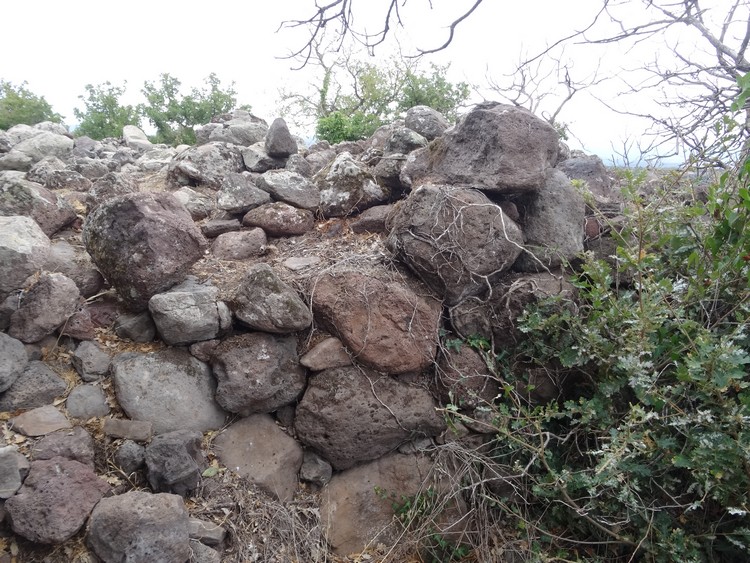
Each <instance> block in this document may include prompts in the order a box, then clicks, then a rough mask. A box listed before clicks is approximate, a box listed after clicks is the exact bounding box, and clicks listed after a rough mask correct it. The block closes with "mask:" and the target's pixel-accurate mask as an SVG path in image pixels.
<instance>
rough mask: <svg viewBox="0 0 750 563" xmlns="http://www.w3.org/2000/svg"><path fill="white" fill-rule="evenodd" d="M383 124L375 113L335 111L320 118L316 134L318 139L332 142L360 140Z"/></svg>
mask: <svg viewBox="0 0 750 563" xmlns="http://www.w3.org/2000/svg"><path fill="white" fill-rule="evenodd" d="M381 125H382V122H381V121H380V119H379V118H378V117H377V116H375V115H366V114H364V113H362V112H361V111H357V112H354V113H352V114H346V113H345V112H343V111H335V112H333V113H332V114H330V115H327V116H325V117H321V118H320V119H319V120H318V126H317V129H316V130H315V134H316V136H317V138H318V139H321V140H324V141H328V142H329V143H331V144H336V143H341V142H342V141H359V140H362V139H366V138H367V137H369V136H370V135H372V134H373V133H374V132H375V130H376V129H377V128H378V127H380V126H381Z"/></svg>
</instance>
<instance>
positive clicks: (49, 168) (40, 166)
mask: <svg viewBox="0 0 750 563" xmlns="http://www.w3.org/2000/svg"><path fill="white" fill-rule="evenodd" d="M66 166H67V165H66V164H65V163H64V162H63V161H62V160H60V159H59V158H57V157H56V156H45V157H44V158H43V159H42V160H40V161H39V162H37V163H36V164H34V166H32V167H31V169H30V170H29V171H28V172H27V173H26V179H27V180H28V181H29V182H36V183H37V184H42V185H44V184H46V183H47V179H48V178H49V177H50V174H52V173H53V172H59V171H61V170H64V169H65V167H66Z"/></svg>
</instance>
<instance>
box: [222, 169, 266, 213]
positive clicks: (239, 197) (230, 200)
mask: <svg viewBox="0 0 750 563" xmlns="http://www.w3.org/2000/svg"><path fill="white" fill-rule="evenodd" d="M266 203H271V196H269V195H268V194H267V193H266V192H265V191H263V190H261V189H260V188H259V187H258V186H256V185H255V182H254V181H253V179H252V177H250V175H249V173H247V172H245V173H244V174H227V176H226V177H225V178H224V181H223V182H222V183H221V189H220V190H219V192H218V194H217V198H216V205H217V207H218V208H219V209H221V210H222V211H226V212H228V213H247V212H248V211H250V210H251V209H255V208H256V207H260V206H261V205H265V204H266Z"/></svg>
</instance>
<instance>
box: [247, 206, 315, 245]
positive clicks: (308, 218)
mask: <svg viewBox="0 0 750 563" xmlns="http://www.w3.org/2000/svg"><path fill="white" fill-rule="evenodd" d="M242 224H243V225H244V226H245V227H260V228H261V229H263V230H264V231H265V232H266V233H267V234H268V235H269V236H272V237H288V236H298V235H304V234H305V233H306V232H307V231H310V230H312V229H313V227H314V226H315V218H314V216H313V214H312V212H311V211H308V210H306V209H297V208H296V207H293V206H291V205H289V204H286V203H283V202H276V203H269V204H267V205H262V206H260V207H256V208H255V209H251V210H250V211H248V212H247V213H246V214H245V216H244V217H243V218H242Z"/></svg>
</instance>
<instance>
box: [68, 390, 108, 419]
mask: <svg viewBox="0 0 750 563" xmlns="http://www.w3.org/2000/svg"><path fill="white" fill-rule="evenodd" d="M65 406H66V407H67V409H68V415H69V416H72V417H73V418H81V419H84V420H85V419H89V418H94V417H98V416H107V415H108V414H109V405H108V404H107V400H106V397H105V395H104V391H102V390H101V388H100V387H97V386H96V385H79V386H78V387H75V388H74V389H73V390H72V391H71V392H70V394H69V395H68V399H67V400H66V401H65Z"/></svg>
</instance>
